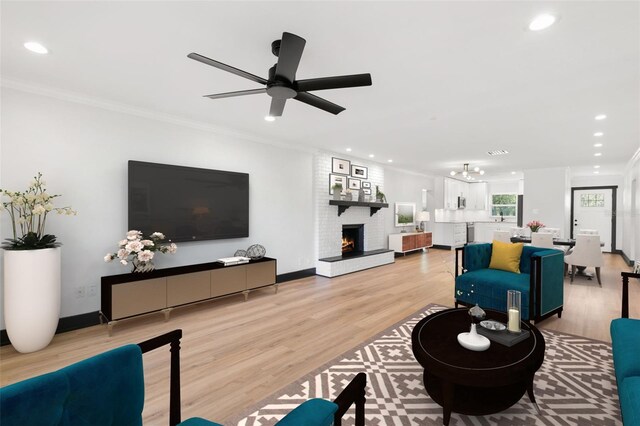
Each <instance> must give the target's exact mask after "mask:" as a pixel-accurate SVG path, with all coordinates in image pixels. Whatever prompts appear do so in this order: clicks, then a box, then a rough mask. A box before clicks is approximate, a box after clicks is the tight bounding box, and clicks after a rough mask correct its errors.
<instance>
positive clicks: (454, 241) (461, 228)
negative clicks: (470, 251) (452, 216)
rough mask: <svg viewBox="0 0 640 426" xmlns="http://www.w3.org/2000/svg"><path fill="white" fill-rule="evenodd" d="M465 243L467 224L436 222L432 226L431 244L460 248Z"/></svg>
mask: <svg viewBox="0 0 640 426" xmlns="http://www.w3.org/2000/svg"><path fill="white" fill-rule="evenodd" d="M466 242H467V224H466V223H465V222H462V223H454V222H436V223H434V224H433V244H434V245H438V246H446V247H450V248H455V247H462V246H463V245H465V243H466Z"/></svg>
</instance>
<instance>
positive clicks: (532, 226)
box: [527, 220, 544, 232]
mask: <svg viewBox="0 0 640 426" xmlns="http://www.w3.org/2000/svg"><path fill="white" fill-rule="evenodd" d="M527 228H529V229H531V232H538V229H540V228H544V223H542V222H540V221H539V220H532V221H531V222H529V223H527Z"/></svg>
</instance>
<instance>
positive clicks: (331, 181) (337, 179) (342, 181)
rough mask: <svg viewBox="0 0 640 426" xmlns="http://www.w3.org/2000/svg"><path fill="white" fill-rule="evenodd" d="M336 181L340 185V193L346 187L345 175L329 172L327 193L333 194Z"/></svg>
mask: <svg viewBox="0 0 640 426" xmlns="http://www.w3.org/2000/svg"><path fill="white" fill-rule="evenodd" d="M337 183H339V184H341V185H342V193H344V191H345V190H346V189H347V177H346V176H341V175H336V174H333V173H330V174H329V195H333V186H334V185H335V184H337Z"/></svg>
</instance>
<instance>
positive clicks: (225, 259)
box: [216, 256, 251, 266]
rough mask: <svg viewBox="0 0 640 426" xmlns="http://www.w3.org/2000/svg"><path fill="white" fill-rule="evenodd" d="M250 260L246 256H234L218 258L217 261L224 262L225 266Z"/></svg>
mask: <svg viewBox="0 0 640 426" xmlns="http://www.w3.org/2000/svg"><path fill="white" fill-rule="evenodd" d="M250 260H251V259H249V258H248V257H245V256H234V257H222V258H220V259H218V260H216V262H219V263H222V264H223V265H224V266H231V265H241V264H243V263H249V261H250Z"/></svg>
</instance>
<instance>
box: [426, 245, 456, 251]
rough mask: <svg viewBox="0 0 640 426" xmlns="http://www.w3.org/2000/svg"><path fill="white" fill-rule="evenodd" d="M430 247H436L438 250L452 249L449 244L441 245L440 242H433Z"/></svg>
mask: <svg viewBox="0 0 640 426" xmlns="http://www.w3.org/2000/svg"><path fill="white" fill-rule="evenodd" d="M430 248H434V249H438V250H452V249H453V247H451V246H443V245H440V244H434V245H433V246H431V247H430Z"/></svg>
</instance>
